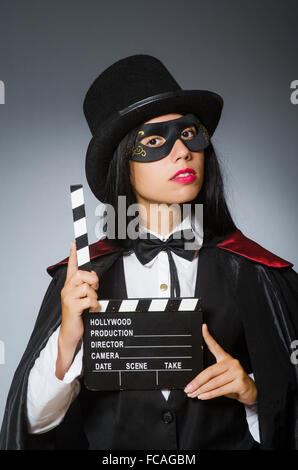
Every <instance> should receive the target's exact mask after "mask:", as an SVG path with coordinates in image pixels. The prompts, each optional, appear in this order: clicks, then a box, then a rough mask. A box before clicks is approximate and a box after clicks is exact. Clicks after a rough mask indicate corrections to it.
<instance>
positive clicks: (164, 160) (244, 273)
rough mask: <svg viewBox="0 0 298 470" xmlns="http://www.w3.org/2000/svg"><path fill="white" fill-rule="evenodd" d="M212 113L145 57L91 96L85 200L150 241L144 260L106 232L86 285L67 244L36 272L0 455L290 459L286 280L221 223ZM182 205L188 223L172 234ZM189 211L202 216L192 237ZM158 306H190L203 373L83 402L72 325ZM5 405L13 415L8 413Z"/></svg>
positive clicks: (79, 332)
mask: <svg viewBox="0 0 298 470" xmlns="http://www.w3.org/2000/svg"><path fill="white" fill-rule="evenodd" d="M120 85H121V87H120ZM123 90H125V94H124V95H123ZM107 97H109V100H107ZM221 109H222V100H221V98H220V97H219V96H218V95H217V94H215V93H212V92H208V91H202V90H197V91H184V90H181V88H180V87H179V85H178V84H177V83H176V82H175V80H174V79H173V77H172V76H171V75H170V74H169V72H168V71H167V70H166V68H165V67H164V66H163V64H162V63H161V62H160V61H159V60H157V59H155V58H154V57H151V56H145V55H137V56H132V57H128V58H126V59H122V60H121V61H118V62H116V63H115V64H113V65H112V66H111V67H109V68H108V69H107V70H106V71H105V72H103V73H102V74H101V75H100V76H99V77H98V78H97V79H96V80H95V82H94V83H93V84H92V86H91V87H90V89H89V91H88V93H87V95H86V98H85V102H84V111H85V115H86V118H87V121H88V124H89V126H90V129H91V131H92V134H93V138H92V140H91V142H90V145H89V147H88V151H87V158H86V175H87V179H88V183H89V185H90V188H91V190H92V191H93V193H94V194H95V196H96V197H97V198H98V199H99V200H100V201H103V202H105V203H109V204H111V205H112V206H113V207H114V208H115V211H116V215H117V216H118V214H117V211H118V205H117V202H118V201H117V198H118V196H119V195H125V196H126V197H127V205H128V206H129V205H130V204H133V203H135V202H136V203H138V207H139V210H140V219H139V226H138V231H139V233H141V232H145V234H146V233H148V232H149V233H151V234H153V236H154V237H155V239H154V240H155V241H154V242H153V245H152V246H151V249H150V243H149V245H146V250H145V251H146V253H144V249H143V248H144V246H143V245H142V243H141V241H140V240H139V239H137V240H132V239H130V238H126V239H124V240H123V239H121V238H120V237H119V236H118V235H119V233H118V231H119V230H120V229H121V227H116V240H113V238H112V237H111V236H109V235H108V238H107V239H104V240H101V241H100V242H98V243H96V244H94V245H92V246H91V247H90V252H91V259H92V262H93V271H92V272H86V271H82V270H79V269H78V266H77V262H76V253H75V246H74V245H73V244H72V247H71V251H70V257H69V259H65V260H63V261H62V262H60V263H58V264H56V265H54V266H51V267H49V268H48V272H49V273H50V274H51V275H52V276H53V281H52V283H51V284H50V286H49V289H48V291H47V293H46V296H45V299H44V301H43V304H42V307H41V310H40V312H39V317H38V319H37V323H36V325H35V329H34V331H33V334H32V337H31V339H30V342H29V344H28V347H27V350H26V351H25V354H24V356H23V358H22V361H21V363H20V365H19V368H18V370H17V372H16V374H15V377H14V381H13V384H12V387H11V391H10V395H9V398H8V406H7V410H6V415H5V418H4V424H3V428H2V435H1V446H2V447H3V448H38V447H39V448H40V447H41V448H86V449H87V448H89V449H184V450H187V449H255V448H258V445H259V444H258V443H259V442H260V447H261V448H264V449H270V448H295V447H296V446H297V443H296V442H295V422H296V419H295V418H296V415H295V413H296V407H297V379H296V376H295V367H297V366H295V364H293V362H291V360H290V354H289V353H290V351H291V345H292V342H293V340H294V339H295V338H296V337H297V330H298V326H297V317H295V313H296V312H295V309H297V286H298V281H297V274H296V273H295V271H293V269H292V266H293V265H292V264H291V263H289V262H287V261H285V260H282V259H281V258H279V257H277V256H276V255H274V254H272V253H270V252H268V251H267V250H265V249H263V248H262V247H260V246H259V245H257V244H256V243H254V242H252V241H251V240H249V239H247V238H246V237H245V236H244V235H243V234H242V233H241V232H240V231H239V230H238V229H237V227H236V226H235V224H234V222H233V220H232V217H231V215H230V213H229V210H228V208H227V205H226V203H225V198H224V191H223V183H222V178H221V174H220V169H219V166H218V162H217V158H216V155H215V152H214V149H213V146H212V143H211V141H210V138H211V136H212V134H213V132H214V130H215V129H216V126H217V123H218V121H219V118H220V114H221ZM177 172H178V175H177ZM179 172H180V175H181V172H182V174H183V176H179ZM152 203H154V204H155V205H154V206H152ZM173 203H174V204H176V206H175V207H174V210H173V208H172V207H170V206H171V204H173ZM184 203H190V204H191V207H192V211H191V214H190V215H189V216H187V217H185V218H183V220H182V222H181V219H180V215H181V208H182V206H183V204H184ZM197 203H203V205H204V218H203V222H201V226H200V225H199V230H197V229H196V228H195V227H194V225H195V210H194V209H195V205H196V204H197ZM160 204H162V209H161V220H160V219H159V218H158V217H157V215H158V212H159V211H160V206H159V205H160ZM116 220H118V217H117V219H116ZM163 222H166V223H163ZM128 224H129V217H127V218H126V226H127V227H128ZM197 228H198V227H197ZM189 229H190V230H192V231H193V232H192V233H193V234H194V235H195V237H196V239H197V242H198V245H197V248H196V249H194V250H193V252H191V256H189V253H188V254H187V255H185V253H181V252H180V256H179V255H178V254H177V253H175V251H174V250H173V252H172V248H171V245H170V240H171V239H172V235H173V234H174V233H175V232H178V231H179V232H180V231H182V232H181V233H185V232H184V230H189ZM202 233H203V235H202ZM158 239H160V240H161V241H162V242H164V243H161V244H159V249H158V250H157V252H156V251H154V250H152V248H153V246H154V247H155V248H156V243H158ZM162 248H165V252H163V250H162ZM184 251H186V250H184ZM148 253H149V254H148ZM152 254H153V255H152ZM184 255H185V256H186V258H184ZM148 256H149V257H148ZM136 279H137V280H140V281H141V282H140V283H137V282H136ZM162 281H163V282H162ZM170 296H171V297H172V296H177V297H197V296H200V297H201V298H202V303H203V313H204V322H205V324H204V325H203V328H202V334H203V337H204V341H205V343H206V348H205V350H204V370H203V372H202V373H200V374H199V375H198V376H196V377H194V378H193V380H192V381H191V382H190V383H189V384H185V385H187V387H186V388H185V390H184V391H183V390H172V391H169V390H162V391H161V392H160V391H159V390H146V391H131V390H129V391H119V392H92V391H90V390H87V389H86V387H85V386H84V383H83V381H82V349H83V347H82V344H81V339H82V336H83V322H82V317H81V315H82V312H83V311H84V310H85V309H86V308H90V309H91V310H93V309H96V307H97V303H98V298H99V299H103V298H111V299H112V298H123V299H124V298H131V297H136V298H139V297H170ZM16 397H18V398H19V399H20V398H22V399H21V403H20V405H19V406H17V405H14V406H11V405H10V403H12V402H15V401H16ZM198 398H199V399H198ZM25 427H26V429H24V428H25ZM258 431H260V434H259V432H258ZM15 434H16V437H14V436H15Z"/></svg>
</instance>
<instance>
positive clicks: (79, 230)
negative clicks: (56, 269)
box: [70, 184, 92, 271]
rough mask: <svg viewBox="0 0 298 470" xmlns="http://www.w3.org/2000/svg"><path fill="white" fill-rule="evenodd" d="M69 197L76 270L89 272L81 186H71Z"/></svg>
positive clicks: (88, 254)
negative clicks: (76, 260)
mask: <svg viewBox="0 0 298 470" xmlns="http://www.w3.org/2000/svg"><path fill="white" fill-rule="evenodd" d="M70 195H71V207H72V215H73V225H74V235H75V242H76V246H77V258H78V268H79V269H83V270H84V271H91V269H92V267H91V263H90V253H89V244H88V233H87V223H86V212H85V203H84V193H83V185H81V184H74V185H71V186H70Z"/></svg>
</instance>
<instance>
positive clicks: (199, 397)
mask: <svg viewBox="0 0 298 470" xmlns="http://www.w3.org/2000/svg"><path fill="white" fill-rule="evenodd" d="M206 397H207V393H201V395H198V396H197V398H198V399H199V400H201V398H206Z"/></svg>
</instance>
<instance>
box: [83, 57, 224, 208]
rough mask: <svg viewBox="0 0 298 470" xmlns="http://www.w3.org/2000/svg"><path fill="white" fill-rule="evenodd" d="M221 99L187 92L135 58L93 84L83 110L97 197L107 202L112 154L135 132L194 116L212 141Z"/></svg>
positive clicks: (89, 172)
mask: <svg viewBox="0 0 298 470" xmlns="http://www.w3.org/2000/svg"><path fill="white" fill-rule="evenodd" d="M222 107H223V99H222V98H221V96H219V95H218V94H217V93H214V92H212V91H207V90H183V89H182V88H181V87H180V86H179V85H178V83H177V82H176V80H175V79H174V78H173V77H172V75H171V74H170V73H169V71H168V70H167V69H166V67H165V66H164V65H163V64H162V62H161V61H160V60H158V59H157V58H155V57H153V56H150V55H145V54H137V55H133V56H130V57H126V58H124V59H121V60H119V61H117V62H115V63H114V64H112V65H111V66H110V67H108V68H107V69H106V70H104V71H103V72H102V73H101V74H100V75H99V76H98V77H97V78H96V79H95V81H94V82H93V83H92V85H91V86H90V88H89V90H88V91H87V94H86V96H85V99H84V104H83V109H84V114H85V117H86V119H87V122H88V125H89V128H90V130H91V133H92V136H93V137H92V139H91V141H90V143H89V146H88V149H87V155H86V166H85V169H86V177H87V181H88V183H89V186H90V188H91V190H92V192H93V194H94V195H95V196H96V197H97V199H99V200H103V196H104V193H105V183H106V177H107V172H108V168H109V164H110V161H111V159H112V157H113V153H114V150H115V149H116V147H117V146H118V144H119V142H120V141H121V140H122V138H123V137H124V136H125V135H126V134H127V133H128V132H129V131H130V130H132V129H133V128H134V127H136V126H138V125H140V124H142V123H144V122H145V121H148V120H149V119H152V118H153V117H156V116H160V115H162V114H169V113H179V114H186V113H193V114H195V115H196V116H197V117H198V119H199V120H200V121H201V122H202V123H203V124H204V125H205V127H206V128H207V130H208V133H209V136H210V137H211V136H212V134H213V133H214V131H215V129H216V126H217V124H218V121H219V119H220V115H221V111H222Z"/></svg>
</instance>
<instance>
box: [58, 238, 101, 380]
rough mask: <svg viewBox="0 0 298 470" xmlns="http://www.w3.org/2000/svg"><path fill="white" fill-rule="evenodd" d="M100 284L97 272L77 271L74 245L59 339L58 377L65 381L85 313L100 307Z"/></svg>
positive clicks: (68, 268) (64, 288)
mask: <svg viewBox="0 0 298 470" xmlns="http://www.w3.org/2000/svg"><path fill="white" fill-rule="evenodd" d="M98 285H99V281H98V276H97V274H96V273H95V272H94V271H91V272H89V271H84V270H79V269H78V261H77V253H76V244H75V242H72V243H71V248H70V255H69V260H68V266H67V273H66V280H65V283H64V286H63V288H62V289H61V307H62V322H61V325H60V332H59V337H58V358H57V362H56V376H57V377H58V378H61V379H62V378H63V377H64V374H65V372H66V371H67V370H68V368H69V367H70V365H71V362H72V359H73V355H74V352H75V349H76V347H77V344H78V342H79V341H80V339H81V338H82V337H83V333H84V324H83V319H82V313H83V311H84V310H86V309H88V308H89V309H90V311H92V310H96V309H97V307H98V300H97V298H98V297H97V292H96V291H97V289H98Z"/></svg>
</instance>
